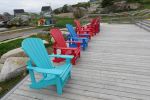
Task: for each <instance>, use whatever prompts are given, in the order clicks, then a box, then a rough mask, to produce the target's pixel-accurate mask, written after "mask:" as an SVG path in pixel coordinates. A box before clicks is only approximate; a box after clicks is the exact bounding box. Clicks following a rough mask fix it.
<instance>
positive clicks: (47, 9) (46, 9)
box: [41, 6, 52, 11]
mask: <svg viewBox="0 0 150 100" xmlns="http://www.w3.org/2000/svg"><path fill="white" fill-rule="evenodd" d="M51 10H52V9H51V7H50V6H43V7H42V9H41V11H51Z"/></svg>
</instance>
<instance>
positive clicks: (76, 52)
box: [50, 28, 80, 65]
mask: <svg viewBox="0 0 150 100" xmlns="http://www.w3.org/2000/svg"><path fill="white" fill-rule="evenodd" d="M50 34H51V35H52V37H53V38H54V40H55V43H54V44H53V52H54V54H57V50H58V49H59V50H60V51H61V54H63V55H73V56H74V57H73V59H72V64H73V65H75V63H76V60H77V59H78V58H79V57H80V42H75V41H67V42H66V41H65V39H64V37H63V35H62V32H61V31H60V30H59V29H57V28H54V29H51V30H50ZM69 42H71V43H75V44H77V48H70V47H67V44H66V43H69ZM64 60H65V59H62V58H54V60H53V61H54V62H57V63H59V62H62V61H64Z"/></svg>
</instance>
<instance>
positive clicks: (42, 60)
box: [22, 38, 54, 69]
mask: <svg viewBox="0 0 150 100" xmlns="http://www.w3.org/2000/svg"><path fill="white" fill-rule="evenodd" d="M22 49H23V50H24V51H25V53H26V54H27V55H28V56H29V57H30V59H31V60H32V61H33V62H34V64H35V65H36V66H37V67H41V68H47V69H49V68H53V67H54V66H53V64H52V62H51V60H50V58H49V56H48V53H47V51H46V48H45V46H44V44H43V41H42V40H41V39H39V38H27V39H25V40H23V42H22Z"/></svg>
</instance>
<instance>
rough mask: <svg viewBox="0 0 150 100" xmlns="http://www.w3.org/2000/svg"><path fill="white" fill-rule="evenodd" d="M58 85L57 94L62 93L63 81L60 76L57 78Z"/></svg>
mask: <svg viewBox="0 0 150 100" xmlns="http://www.w3.org/2000/svg"><path fill="white" fill-rule="evenodd" d="M56 87H57V94H58V95H62V83H61V80H60V78H57V84H56Z"/></svg>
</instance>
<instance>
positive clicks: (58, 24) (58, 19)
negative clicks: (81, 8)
mask: <svg viewBox="0 0 150 100" xmlns="http://www.w3.org/2000/svg"><path fill="white" fill-rule="evenodd" d="M55 20H56V24H55V27H59V28H65V27H66V24H72V25H74V22H73V20H74V19H73V18H61V17H55Z"/></svg>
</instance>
